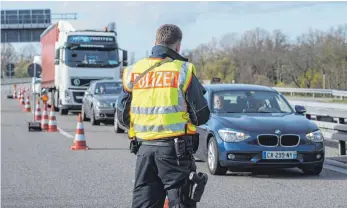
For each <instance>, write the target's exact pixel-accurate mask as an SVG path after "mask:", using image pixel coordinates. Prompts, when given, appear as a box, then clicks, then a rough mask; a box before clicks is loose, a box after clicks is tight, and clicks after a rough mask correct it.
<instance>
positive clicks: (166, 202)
mask: <svg viewBox="0 0 347 208" xmlns="http://www.w3.org/2000/svg"><path fill="white" fill-rule="evenodd" d="M163 208H169V200H168V199H167V196H166V198H165V202H164V207H163Z"/></svg>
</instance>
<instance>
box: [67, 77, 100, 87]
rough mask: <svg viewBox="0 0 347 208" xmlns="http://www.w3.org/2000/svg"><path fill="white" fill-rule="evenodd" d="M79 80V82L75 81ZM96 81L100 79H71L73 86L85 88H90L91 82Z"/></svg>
mask: <svg viewBox="0 0 347 208" xmlns="http://www.w3.org/2000/svg"><path fill="white" fill-rule="evenodd" d="M75 79H77V81H75ZM94 80H99V79H80V78H77V77H75V78H71V85H72V86H75V87H79V86H83V87H89V85H90V82H91V81H94Z"/></svg>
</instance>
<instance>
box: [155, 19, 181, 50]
mask: <svg viewBox="0 0 347 208" xmlns="http://www.w3.org/2000/svg"><path fill="white" fill-rule="evenodd" d="M181 40H182V31H181V29H180V28H179V27H177V26H176V25H172V24H165V25H162V26H160V27H159V28H158V30H157V35H156V38H155V42H156V44H159V45H165V46H171V45H173V44H175V43H177V41H181Z"/></svg>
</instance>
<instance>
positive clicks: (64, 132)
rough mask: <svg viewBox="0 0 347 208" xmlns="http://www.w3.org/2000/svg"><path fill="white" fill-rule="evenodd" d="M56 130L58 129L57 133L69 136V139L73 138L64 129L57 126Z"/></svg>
mask: <svg viewBox="0 0 347 208" xmlns="http://www.w3.org/2000/svg"><path fill="white" fill-rule="evenodd" d="M58 130H59V133H61V134H62V135H64V136H66V137H67V138H69V139H73V138H74V137H73V136H72V135H71V134H69V133H67V132H66V131H64V130H63V129H61V128H59V127H58Z"/></svg>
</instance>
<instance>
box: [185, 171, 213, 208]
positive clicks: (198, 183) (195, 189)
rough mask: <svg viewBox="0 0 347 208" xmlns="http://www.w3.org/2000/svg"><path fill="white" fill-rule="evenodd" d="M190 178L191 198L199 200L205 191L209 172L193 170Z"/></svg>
mask: <svg viewBox="0 0 347 208" xmlns="http://www.w3.org/2000/svg"><path fill="white" fill-rule="evenodd" d="M189 179H190V182H191V186H190V192H189V198H190V199H191V200H193V201H195V202H199V201H200V200H201V197H202V195H203V193H204V191H205V186H206V184H207V180H208V176H207V174H205V173H201V172H199V173H196V172H191V173H190V175H189Z"/></svg>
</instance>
